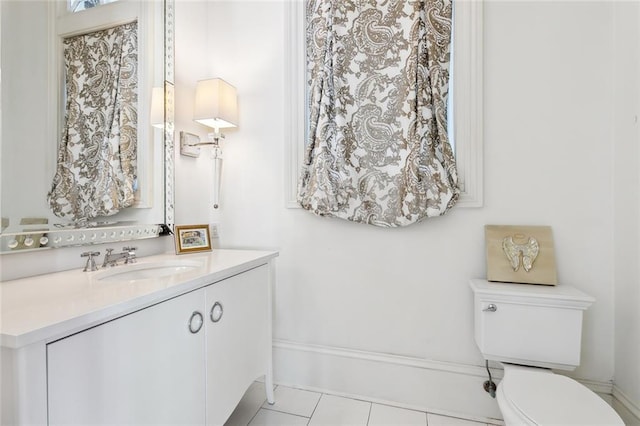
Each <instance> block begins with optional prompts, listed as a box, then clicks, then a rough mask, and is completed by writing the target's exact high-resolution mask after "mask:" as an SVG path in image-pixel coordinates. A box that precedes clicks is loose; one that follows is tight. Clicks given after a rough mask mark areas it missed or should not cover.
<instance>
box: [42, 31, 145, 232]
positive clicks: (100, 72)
mask: <svg viewBox="0 0 640 426" xmlns="http://www.w3.org/2000/svg"><path fill="white" fill-rule="evenodd" d="M137 27H138V26H137V22H132V23H129V24H125V25H121V26H118V27H114V28H109V29H106V30H101V31H96V32H92V33H89V34H84V35H79V36H74V37H69V38H67V39H65V40H64V42H63V45H64V66H65V72H66V76H65V80H66V82H65V83H66V86H65V90H66V111H65V124H64V129H63V132H62V140H61V142H60V144H59V147H58V161H57V167H56V174H55V176H54V179H53V184H52V189H51V191H50V192H49V195H48V200H49V205H50V207H51V209H52V211H53V213H54V214H55V215H56V216H58V217H62V218H67V219H71V220H74V221H82V220H86V219H91V218H95V217H98V216H109V215H113V214H115V213H117V212H118V211H120V210H121V209H123V208H126V207H130V206H131V205H133V203H134V193H135V190H136V185H137V183H136V182H137V127H138V116H137V104H138V37H137Z"/></svg>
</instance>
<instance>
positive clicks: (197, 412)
mask: <svg viewBox="0 0 640 426" xmlns="http://www.w3.org/2000/svg"><path fill="white" fill-rule="evenodd" d="M203 302H204V290H203V289H201V290H198V291H194V292H191V293H187V294H185V295H182V296H179V297H176V298H174V299H170V300H168V301H165V302H162V303H160V304H157V305H154V306H151V307H149V308H146V309H143V310H141V311H138V312H135V313H132V314H130V315H127V316H124V317H122V318H118V319H116V320H113V321H111V322H108V323H105V324H102V325H100V326H97V327H94V328H92V329H89V330H87V331H84V332H81V333H78V334H76V335H73V336H70V337H67V338H65V339H62V340H59V341H56V342H54V343H51V344H49V345H48V347H47V364H48V401H49V408H48V409H49V424H53V425H58V424H78V425H79V424H83V425H89V424H91V425H95V424H102V425H104V424H110V425H122V424H127V425H143V424H147V425H159V424H180V425H203V424H204V423H205V381H204V377H205V376H204V375H205V359H204V354H205V347H204V327H202V329H200V330H199V331H198V332H197V333H194V332H192V331H191V330H190V329H189V325H190V319H191V317H192V315H193V313H194V312H200V313H201V315H202V317H205V312H204V306H203ZM203 319H204V318H203ZM194 321H195V322H191V327H192V328H197V324H196V323H197V321H198V318H197V315H195V317H194Z"/></svg>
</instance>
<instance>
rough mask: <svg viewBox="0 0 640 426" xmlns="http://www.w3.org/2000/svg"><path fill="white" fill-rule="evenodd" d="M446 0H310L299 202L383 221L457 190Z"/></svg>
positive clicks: (392, 221)
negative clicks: (449, 99)
mask: <svg viewBox="0 0 640 426" xmlns="http://www.w3.org/2000/svg"><path fill="white" fill-rule="evenodd" d="M451 6H452V5H451V1H450V0H422V1H407V0H387V1H363V0H308V1H307V3H306V16H307V29H306V31H307V33H306V40H307V73H308V74H307V76H308V94H307V96H308V98H307V99H308V105H309V107H308V120H309V121H310V125H309V133H308V140H307V149H306V153H305V159H304V163H303V170H302V174H301V178H300V183H299V188H298V202H299V203H300V205H301V206H302V207H303V208H305V209H307V210H309V211H312V212H313V213H315V214H318V215H321V216H332V217H338V218H342V219H346V220H350V221H354V222H361V223H366V224H370V225H376V226H381V227H398V226H406V225H410V224H412V223H416V222H419V221H421V220H422V219H424V218H426V217H432V216H439V215H442V214H444V213H445V212H447V211H448V210H449V209H450V208H451V207H452V206H453V205H454V204H455V203H456V201H457V199H458V196H459V190H458V185H457V183H458V178H457V172H456V164H455V157H454V154H453V151H452V149H451V146H450V144H449V141H448V138H447V95H448V81H449V57H450V44H451V12H452V9H451Z"/></svg>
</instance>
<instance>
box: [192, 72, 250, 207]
mask: <svg viewBox="0 0 640 426" xmlns="http://www.w3.org/2000/svg"><path fill="white" fill-rule="evenodd" d="M193 120H194V121H196V122H198V123H200V124H202V125H204V126H207V127H210V128H212V129H214V131H213V133H209V134H208V137H209V140H208V141H207V142H197V143H193V142H190V139H189V138H181V140H180V153H181V154H183V155H188V156H191V157H198V156H199V155H200V148H199V147H200V146H203V145H210V146H212V147H213V167H214V174H213V178H214V182H213V185H214V189H213V208H214V209H217V208H218V207H219V196H220V180H221V177H222V149H221V148H220V139H221V138H222V139H224V134H222V133H221V132H220V129H223V128H228V127H237V124H238V96H237V93H236V88H235V87H233V86H232V85H230V84H229V83H227V82H226V81H224V80H222V79H220V78H212V79H208V80H200V81H198V83H197V85H196V100H195V108H194V112H193Z"/></svg>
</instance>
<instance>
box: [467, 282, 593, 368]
mask: <svg viewBox="0 0 640 426" xmlns="http://www.w3.org/2000/svg"><path fill="white" fill-rule="evenodd" d="M470 286H471V288H472V290H473V293H474V311H475V312H474V318H475V339H476V344H477V345H478V348H480V352H482V355H483V356H484V358H485V359H488V360H493V361H501V362H508V363H513V364H522V365H531V366H536V367H544V368H556V369H561V370H573V369H575V368H576V367H577V366H578V365H580V346H581V341H582V314H583V312H584V311H585V310H586V309H587V308H588V307H589V306H591V304H592V303H593V302H594V301H595V299H594V298H593V297H591V296H589V295H588V294H586V293H583V292H582V291H580V290H578V289H576V288H574V287H571V286H568V285H557V286H542V285H531V284H510V283H497V282H489V281H487V280H482V279H474V280H471V281H470Z"/></svg>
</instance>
